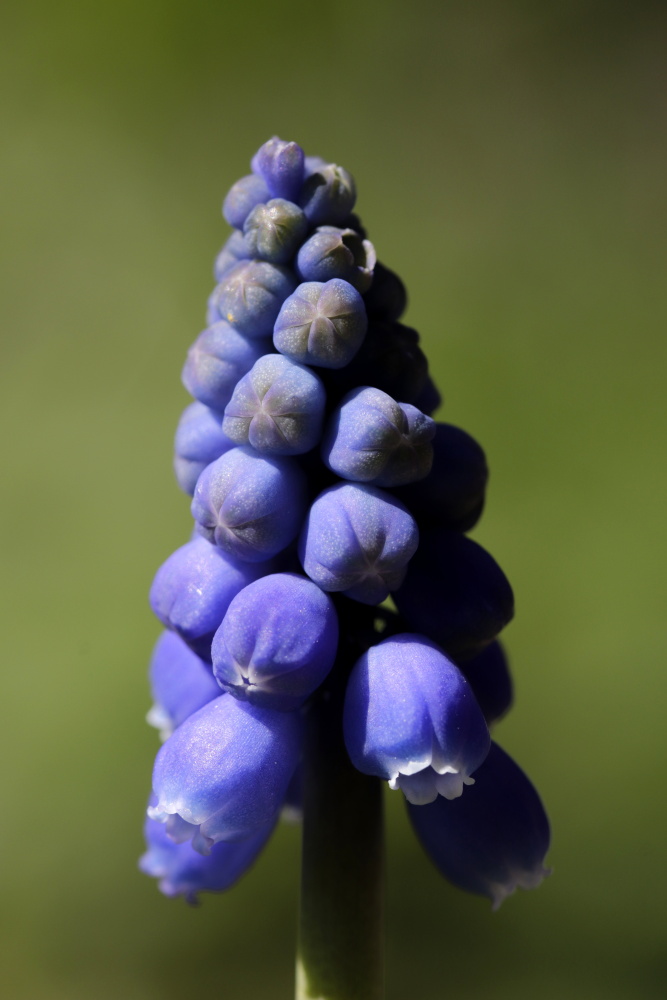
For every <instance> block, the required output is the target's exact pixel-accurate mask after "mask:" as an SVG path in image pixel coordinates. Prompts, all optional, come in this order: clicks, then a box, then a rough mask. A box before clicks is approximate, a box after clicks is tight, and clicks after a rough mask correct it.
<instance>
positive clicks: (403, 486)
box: [141, 138, 549, 904]
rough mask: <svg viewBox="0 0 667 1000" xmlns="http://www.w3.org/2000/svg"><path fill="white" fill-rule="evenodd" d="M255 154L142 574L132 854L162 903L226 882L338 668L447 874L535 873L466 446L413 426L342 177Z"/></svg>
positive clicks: (424, 393)
mask: <svg viewBox="0 0 667 1000" xmlns="http://www.w3.org/2000/svg"><path fill="white" fill-rule="evenodd" d="M251 169H252V172H251V173H250V174H248V176H246V177H243V178H241V180H239V181H238V182H237V183H236V184H234V185H233V187H232V188H231V190H230V191H229V193H228V195H227V197H226V198H225V201H224V205H223V214H224V217H225V219H226V220H227V222H228V223H229V224H230V225H231V226H232V227H233V229H234V231H233V233H232V235H231V236H230V237H229V239H228V240H227V242H226V243H225V245H224V246H223V248H222V250H221V252H220V254H219V255H218V257H217V259H216V261H215V279H216V287H215V289H214V291H213V293H212V294H211V296H210V298H209V303H208V316H207V327H206V329H205V330H204V331H203V333H201V334H200V335H199V336H198V337H197V339H196V340H195V342H194V344H193V345H192V347H191V348H190V351H189V352H188V355H187V360H186V362H185V367H184V370H183V382H184V384H185V387H186V388H187V390H188V391H189V392H190V393H191V395H192V396H193V397H194V400H195V401H194V402H193V403H191V404H190V405H189V406H188V407H187V409H186V410H185V412H184V413H183V416H182V418H181V421H180V423H179V425H178V430H177V432H176V440H175V459H174V467H175V472H176V477H177V480H178V482H179V484H180V486H181V488H182V489H183V490H184V491H185V492H186V493H188V494H190V495H191V496H192V508H191V509H192V515H193V517H194V521H195V534H194V536H193V538H192V539H191V540H190V541H189V542H187V544H185V545H184V546H183V547H182V548H180V549H178V550H177V551H176V552H175V553H173V554H172V555H171V556H170V557H169V558H168V559H167V560H166V562H165V563H164V564H163V565H162V567H161V568H160V569H159V570H158V572H157V575H156V577H155V580H154V582H153V585H152V588H151V595H150V599H151V606H152V608H153V611H154V613H155V614H156V616H157V617H158V619H159V620H160V621H161V622H162V624H163V625H164V627H165V632H164V633H163V635H162V636H161V638H160V639H159V640H158V643H157V646H156V648H155V651H154V654H153V659H152V663H151V683H152V689H153V696H154V700H155V705H154V707H153V708H152V709H151V711H150V713H149V721H150V722H151V723H152V724H153V725H155V726H157V727H158V728H159V729H160V730H161V732H162V735H163V737H164V738H165V740H166V742H165V743H164V745H163V747H162V749H161V750H160V752H159V753H158V756H157V760H156V763H155V769H154V775H153V796H152V798H151V802H150V805H149V809H148V816H149V819H148V820H147V823H146V838H147V842H148V851H147V853H146V854H145V855H144V856H143V858H142V860H141V867H142V869H143V870H144V871H146V872H147V873H149V874H151V875H154V876H156V877H158V878H159V879H160V888H161V889H162V891H163V892H165V893H166V894H168V895H179V894H181V895H185V896H186V897H187V898H188V899H193V898H194V897H195V896H196V894H197V892H199V891H201V890H221V889H225V888H227V887H228V886H229V885H231V884H232V883H233V882H234V881H235V880H236V879H237V878H238V877H239V876H240V875H241V874H242V873H243V872H244V871H245V870H246V869H247V868H248V867H249V865H250V864H252V862H253V861H254V859H255V858H256V857H257V855H258V853H259V852H260V851H261V850H262V847H263V846H264V844H265V843H266V841H267V839H268V837H269V836H270V834H271V831H272V830H273V828H274V826H275V823H276V820H277V818H278V816H279V814H280V811H281V810H282V809H283V808H284V807H285V806H286V805H289V806H291V807H292V808H293V807H294V806H297V807H298V802H299V774H300V768H299V762H300V757H301V754H302V746H303V732H302V724H303V717H304V714H305V713H306V712H308V711H309V707H310V706H311V705H312V704H313V699H315V698H318V697H322V696H326V691H327V685H329V684H331V683H332V679H333V678H334V677H336V678H337V683H338V684H339V685H340V684H341V683H342V684H344V685H345V697H344V711H343V713H342V718H341V720H340V725H341V729H342V731H343V733H344V740H345V745H346V748H347V752H348V754H349V758H350V760H351V761H352V763H353V764H354V766H355V767H356V768H358V769H359V770H360V771H362V772H363V773H364V774H367V775H373V776H375V777H377V778H378V779H381V780H383V781H386V782H387V783H388V784H389V787H390V788H392V789H400V790H401V791H402V793H403V794H404V796H405V798H406V800H407V803H408V810H409V814H410V818H411V821H412V823H413V826H414V829H415V831H416V833H417V836H418V838H419V839H420V841H421V842H422V844H423V845H424V847H425V849H426V851H427V852H428V854H429V855H430V856H431V858H432V859H433V861H434V862H435V864H436V865H437V867H438V868H439V869H440V870H441V871H442V873H443V874H444V875H445V876H446V877H447V878H448V879H449V880H450V881H452V882H453V883H455V884H456V885H459V886H461V887H462V888H464V889H467V890H469V891H472V892H477V893H481V894H484V895H487V896H489V897H490V898H491V899H492V900H493V901H494V903H495V904H498V903H499V902H500V901H501V900H502V899H503V898H504V897H505V896H506V895H508V894H509V893H511V892H512V891H513V890H514V889H515V888H516V887H517V886H522V887H524V888H528V887H531V886H534V885H536V884H538V883H539V882H540V881H541V879H542V877H543V875H544V874H545V869H544V866H543V860H544V856H545V853H546V850H547V847H548V840H549V830H548V823H547V820H546V816H545V814H544V810H543V808H542V805H541V803H540V800H539V797H538V795H537V793H536V792H535V790H534V788H533V787H532V785H531V784H530V782H529V781H528V779H527V778H526V777H525V775H524V774H523V772H522V771H521V770H520V769H519V768H518V766H517V765H516V764H515V763H514V762H513V761H512V760H511V759H510V758H509V757H508V756H507V755H506V754H505V753H504V752H503V751H502V750H500V748H498V747H497V746H496V745H495V744H493V743H492V742H491V738H490V735H489V725H491V724H492V723H494V722H495V721H497V720H498V719H499V718H500V717H501V716H502V715H503V714H504V713H505V712H506V711H507V709H508V708H509V705H510V702H511V698H512V693H511V682H510V679H509V673H508V670H507V663H506V660H505V657H504V654H503V651H502V649H501V647H500V645H499V643H498V641H497V638H496V637H497V635H498V633H499V632H500V631H501V629H502V628H503V627H504V626H505V625H506V624H507V622H508V621H509V620H510V619H511V618H512V615H513V595H512V590H511V588H510V585H509V583H508V581H507V579H506V578H505V575H504V574H503V572H502V570H501V569H500V567H499V566H498V565H497V563H496V562H495V561H494V560H493V558H492V557H491V556H490V555H489V553H488V552H486V551H485V550H484V549H483V548H482V547H481V546H480V545H478V544H477V543H475V542H473V541H471V540H470V539H469V538H467V537H466V534H465V532H467V531H469V530H470V529H471V528H472V527H473V526H474V525H475V523H476V522H477V520H478V518H479V516H480V514H481V512H482V508H483V505H484V494H485V486H486V480H487V467H486V461H485V456H484V453H483V451H482V449H481V448H480V447H479V445H478V444H477V443H476V442H475V441H474V440H473V439H472V438H471V437H470V436H469V435H468V434H466V433H465V432H464V431H462V430H460V429H459V428H457V427H454V426H452V425H450V424H445V423H440V424H438V423H435V422H434V420H433V419H432V418H431V414H432V413H433V411H434V410H435V409H436V408H437V406H438V405H439V403H440V396H439V394H438V391H437V389H436V387H435V385H434V384H433V382H432V380H431V378H430V376H429V373H428V365H427V361H426V358H425V357H424V354H423V353H422V351H421V348H420V346H419V336H418V334H417V333H416V332H415V331H414V330H412V329H410V328H409V327H406V326H404V325H403V324H402V323H401V322H400V318H401V315H402V313H403V310H404V308H405V305H406V293H405V289H404V287H403V284H402V283H401V281H400V279H399V278H398V277H397V276H396V275H395V274H394V273H393V272H392V271H391V270H389V268H387V267H385V266H383V265H382V264H381V263H379V262H378V261H377V259H376V254H375V249H374V247H373V244H372V243H371V242H370V241H369V240H368V238H367V235H366V232H365V230H364V228H363V226H362V224H361V222H360V221H359V219H358V217H357V216H356V215H354V214H353V210H354V207H355V198H356V193H355V185H354V181H353V179H352V177H351V175H350V174H349V173H348V172H347V171H346V170H344V169H343V168H342V167H340V166H337V165H336V164H333V163H327V162H325V161H324V160H321V159H320V158H318V157H307V156H305V155H304V153H303V150H302V149H301V148H300V147H299V146H298V145H297V144H296V143H294V142H284V141H282V140H281V139H278V138H273V139H270V140H269V141H268V142H266V143H265V144H264V145H263V146H262V147H261V148H260V149H259V151H258V152H257V154H256V155H255V156H254V157H253V159H252V162H251ZM390 597H391V598H392V600H393V607H391V606H390V605H388V603H387V599H388V598H390ZM351 652H352V653H353V654H354V655H352V656H351V655H350V654H351ZM350 663H351V664H353V665H352V667H351V669H350V668H349V664H350ZM343 672H345V673H346V676H342V673H343ZM468 786H469V787H468Z"/></svg>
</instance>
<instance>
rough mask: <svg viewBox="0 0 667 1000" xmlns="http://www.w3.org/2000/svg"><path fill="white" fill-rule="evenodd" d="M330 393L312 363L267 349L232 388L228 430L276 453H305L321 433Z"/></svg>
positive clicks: (226, 418) (241, 439) (262, 449)
mask: <svg viewBox="0 0 667 1000" xmlns="http://www.w3.org/2000/svg"><path fill="white" fill-rule="evenodd" d="M325 403H326V393H325V391H324V386H323V385H322V382H321V381H320V379H319V378H318V377H317V375H315V373H314V372H312V371H311V370H310V369H309V368H305V367H304V366H303V365H297V364H296V363H295V362H294V361H290V360H289V358H286V357H284V355H282V354H265V355H264V357H262V358H260V359H259V360H258V361H256V362H255V364H254V366H253V367H252V369H251V370H250V371H249V372H248V374H247V375H245V376H244V377H243V378H242V379H241V380H240V382H239V383H238V384H237V386H236V388H235V389H234V394H233V396H232V398H231V400H230V401H229V403H228V404H227V406H226V408H225V416H224V420H223V423H222V427H223V430H224V433H225V434H226V435H227V437H229V438H230V439H231V440H233V441H235V442H236V443H237V444H250V445H252V447H253V448H254V449H255V450H256V451H259V452H263V453H267V454H272V455H301V454H303V453H304V452H307V451H310V449H311V448H314V447H315V445H316V444H317V442H318V441H319V439H320V435H321V433H322V420H323V418H324V405H325Z"/></svg>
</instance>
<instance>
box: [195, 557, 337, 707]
mask: <svg viewBox="0 0 667 1000" xmlns="http://www.w3.org/2000/svg"><path fill="white" fill-rule="evenodd" d="M337 645H338V619H337V617H336V611H335V609H334V606H333V603H332V601H331V598H329V597H327V595H326V594H324V593H323V592H322V591H321V590H320V589H319V587H316V586H315V584H314V583H311V581H310V580H307V579H306V578H305V577H303V576H299V575H298V574H296V573H274V574H271V575H270V576H265V577H262V579H261V580H257V581H256V582H255V583H253V584H251V585H250V586H249V587H245V589H244V590H242V591H241V592H240V593H239V594H237V596H236V597H235V599H234V600H233V601H232V603H231V604H230V605H229V608H228V610H227V614H226V615H225V617H224V619H223V621H222V625H221V626H220V628H219V629H218V631H217V632H216V634H215V637H214V639H213V645H212V647H211V656H212V658H213V672H214V674H215V676H216V678H217V680H218V684H219V685H220V687H222V688H223V689H224V690H225V691H228V692H229V693H230V694H232V695H234V697H235V698H240V699H241V700H243V701H248V702H250V703H251V704H253V705H261V706H263V707H264V708H273V709H277V710H278V711H292V710H294V709H296V708H299V706H300V705H302V704H303V702H304V701H305V700H306V698H307V697H308V696H309V695H310V694H312V692H313V691H314V690H315V689H316V688H317V687H319V685H320V684H321V683H322V681H323V680H324V678H325V677H326V675H327V674H328V673H329V671H330V670H331V667H332V666H333V662H334V659H335V656H336V648H337Z"/></svg>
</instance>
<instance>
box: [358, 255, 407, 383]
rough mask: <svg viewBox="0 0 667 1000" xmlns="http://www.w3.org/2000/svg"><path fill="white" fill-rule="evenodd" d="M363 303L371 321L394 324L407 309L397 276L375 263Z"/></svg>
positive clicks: (404, 291)
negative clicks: (371, 281) (371, 279)
mask: <svg viewBox="0 0 667 1000" xmlns="http://www.w3.org/2000/svg"><path fill="white" fill-rule="evenodd" d="M364 302H365V303H366V311H367V312H368V315H369V316H371V317H372V318H373V319H377V320H383V321H384V322H387V323H394V322H395V321H396V320H397V319H400V318H401V316H402V315H403V313H404V312H405V310H406V309H407V306H408V293H407V291H406V290H405V285H404V284H403V282H402V281H401V279H400V278H399V276H398V275H397V274H395V273H394V271H392V270H391V269H390V268H388V267H386V266H385V265H384V264H381V263H380V262H379V261H377V263H376V264H375V268H374V271H373V284H372V285H371V287H370V289H369V290H368V291H367V292H366V294H365V295H364ZM401 398H403V397H401Z"/></svg>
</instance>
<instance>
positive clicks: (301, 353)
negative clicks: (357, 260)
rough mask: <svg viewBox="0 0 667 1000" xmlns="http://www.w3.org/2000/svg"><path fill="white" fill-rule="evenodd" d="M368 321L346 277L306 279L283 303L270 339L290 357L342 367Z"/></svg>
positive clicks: (348, 359)
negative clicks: (324, 279) (319, 279)
mask: <svg viewBox="0 0 667 1000" xmlns="http://www.w3.org/2000/svg"><path fill="white" fill-rule="evenodd" d="M367 325H368V322H367V319H366V310H365V308H364V300H363V299H362V297H361V295H360V294H359V292H358V291H357V290H356V288H353V287H352V285H351V284H350V283H349V282H348V281H343V280H342V279H341V278H332V279H331V281H326V282H324V283H322V282H321V281H306V282H304V284H302V285H299V287H298V288H297V289H296V291H295V292H294V294H293V295H290V296H289V298H288V299H286V301H285V302H284V303H283V305H282V308H281V309H280V313H279V315H278V318H277V319H276V323H275V327H274V330H273V343H274V344H275V346H276V349H277V350H279V351H280V353H281V354H285V355H286V356H287V357H288V358H291V359H292V361H298V362H301V364H305V365H315V366H316V367H321V368H342V367H344V366H345V365H347V364H349V362H350V361H351V360H352V358H353V357H354V355H355V354H356V353H357V351H358V350H359V348H360V346H361V343H362V341H363V339H364V336H365V334H366V327H367Z"/></svg>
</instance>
